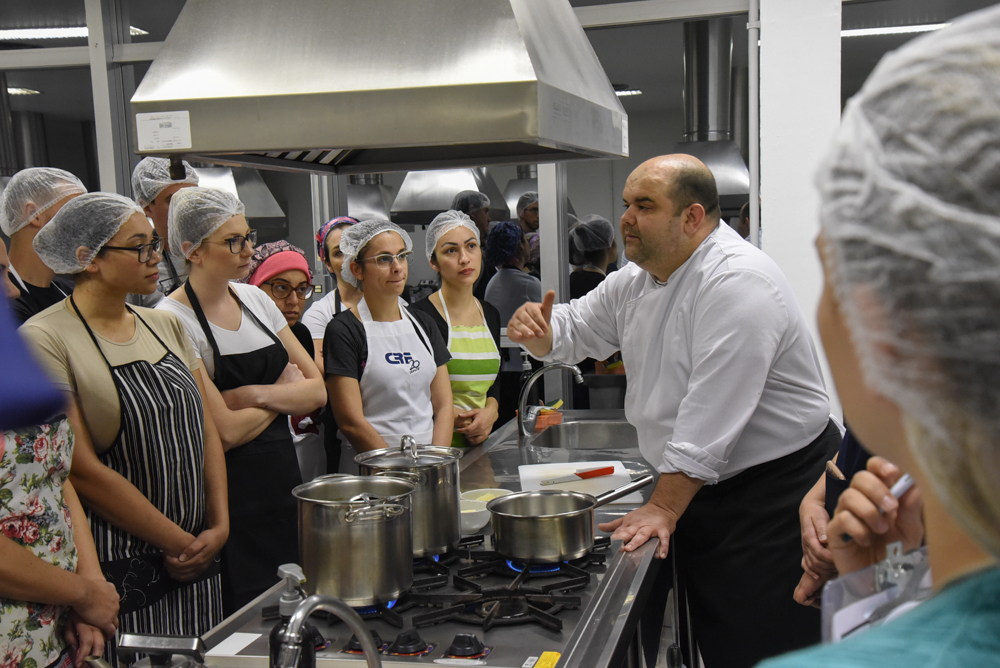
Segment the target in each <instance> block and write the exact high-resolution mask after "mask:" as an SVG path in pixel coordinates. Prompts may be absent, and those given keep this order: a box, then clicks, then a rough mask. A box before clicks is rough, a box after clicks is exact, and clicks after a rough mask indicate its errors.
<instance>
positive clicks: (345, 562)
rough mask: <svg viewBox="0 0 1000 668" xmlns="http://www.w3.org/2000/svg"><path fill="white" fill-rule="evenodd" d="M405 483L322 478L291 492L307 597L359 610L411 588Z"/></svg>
mask: <svg viewBox="0 0 1000 668" xmlns="http://www.w3.org/2000/svg"><path fill="white" fill-rule="evenodd" d="M414 489H415V487H414V486H413V484H412V483H410V482H407V481H406V480H396V479H392V478H372V477H361V476H346V475H342V474H334V475H327V476H322V477H319V478H316V479H315V480H313V481H311V482H307V483H305V484H303V485H299V486H298V487H296V488H295V489H293V490H292V494H293V495H294V496H295V498H296V499H297V500H298V505H299V557H300V559H301V560H302V571H303V573H304V574H305V576H306V581H305V583H304V585H303V587H304V589H305V590H306V593H308V594H309V595H312V594H326V595H328V596H334V597H336V598H339V599H341V600H343V601H344V602H345V603H347V605H350V606H354V607H359V606H366V605H374V604H376V603H379V602H382V603H385V602H388V601H393V600H395V599H397V598H399V597H400V596H401V595H402V594H403V593H404V592H406V590H408V589H409V588H410V586H411V585H412V584H413V557H412V555H411V553H412V548H411V546H412V540H413V539H412V529H411V519H410V516H411V503H412V499H411V496H412V494H413V492H414Z"/></svg>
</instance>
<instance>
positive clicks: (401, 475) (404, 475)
mask: <svg viewBox="0 0 1000 668" xmlns="http://www.w3.org/2000/svg"><path fill="white" fill-rule="evenodd" d="M376 476H384V477H386V478H396V479H402V480H406V481H408V482H412V483H413V484H417V483H418V482H420V474H419V473H414V472H413V471H395V470H392V471H379V472H377V473H373V474H372V477H373V478H374V477H376Z"/></svg>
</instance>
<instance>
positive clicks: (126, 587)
mask: <svg viewBox="0 0 1000 668" xmlns="http://www.w3.org/2000/svg"><path fill="white" fill-rule="evenodd" d="M70 304H71V305H72V306H73V309H74V310H75V311H76V314H77V316H79V318H80V321H81V322H82V323H83V326H84V327H85V328H86V330H87V333H88V334H89V335H90V338H91V340H92V341H93V342H94V345H95V346H97V350H98V352H100V354H101V357H102V358H103V359H104V362H105V364H107V365H108V370H109V371H110V372H111V378H112V379H113V380H114V383H115V389H116V391H117V393H118V402H119V405H120V407H121V408H120V410H121V422H120V427H119V430H118V434H117V435H116V436H115V440H114V442H113V443H112V444H111V447H110V448H108V449H107V450H106V451H105V452H104V453H102V454H101V455H100V456H99V459H100V460H101V462H102V463H103V464H104V465H105V466H107V467H108V468H110V469H111V470H113V471H115V472H117V473H118V474H120V475H121V476H122V477H124V478H125V479H126V480H128V481H129V482H130V483H131V484H132V485H133V486H134V487H135V488H136V489H137V490H139V492H141V493H142V495H143V496H145V497H146V498H147V499H149V502H150V503H152V504H153V505H154V506H155V507H156V508H157V509H158V510H159V511H160V512H162V513H163V514H164V515H165V516H166V517H167V518H168V519H169V520H170V521H172V522H173V523H175V524H176V525H177V526H179V527H180V528H181V529H183V530H184V531H187V532H188V533H190V534H191V535H193V536H197V535H198V534H199V533H201V532H202V531H203V530H204V529H205V528H206V526H205V521H206V519H205V476H204V462H205V449H204V442H205V440H204V423H205V412H204V406H203V404H202V397H201V392H200V391H199V390H198V384H197V382H195V379H194V376H193V375H192V374H191V371H190V369H188V367H187V365H186V364H184V363H183V362H182V361H181V360H180V359H179V358H178V357H177V356H176V355H174V354H173V353H172V352H171V351H170V349H169V348H168V347H167V345H166V344H165V343H164V342H163V340H162V339H161V338H160V337H159V336H158V335H157V334H156V331H155V330H153V328H152V327H150V326H149V325H148V324H147V323H146V321H145V320H143V319H142V317H141V316H140V315H139V314H138V313H136V312H135V311H133V310H132V309H131V308H129V307H128V306H126V308H128V309H129V311H130V312H131V313H132V314H133V315H134V316H135V319H136V328H138V327H139V326H140V325H141V326H144V327H146V329H148V330H149V331H150V332H151V333H152V334H153V336H154V337H156V340H157V341H158V342H159V343H160V345H162V346H163V348H164V351H165V352H164V355H163V357H162V358H161V359H160V360H159V361H158V362H155V363H151V362H147V361H145V360H139V361H136V362H131V363H129V364H122V365H119V366H112V365H111V362H110V361H108V358H107V356H106V355H105V354H104V350H103V349H102V348H101V346H100V343H98V340H97V337H96V336H95V335H94V332H93V330H91V328H90V325H89V324H87V321H86V320H85V319H84V318H83V314H82V313H80V309H79V308H78V307H77V305H76V301H75V300H74V299H73V298H72V296H71V297H70ZM87 517H88V519H89V520H90V528H91V531H92V533H93V535H94V545H95V547H96V548H97V556H98V558H99V559H100V562H101V570H102V571H103V573H104V575H105V577H106V578H107V579H108V581H109V582H111V583H113V584H114V585H115V588H116V589H117V590H118V594H119V596H120V609H119V621H120V627H119V632H121V633H153V634H158V635H165V634H170V635H201V634H203V633H206V632H207V631H208V630H209V629H211V628H213V627H214V626H216V625H217V624H218V623H219V622H221V621H222V618H223V614H222V594H221V582H220V580H221V578H220V575H219V572H220V564H219V559H218V558H216V560H215V562H214V563H213V564H212V565H211V566H209V568H208V569H207V570H206V571H205V572H204V573H202V574H201V575H200V576H199V577H198V578H197V579H196V580H195V581H193V582H179V581H177V580H174V579H173V578H171V577H170V575H169V574H168V573H167V571H166V568H165V567H164V565H163V553H162V552H161V551H160V549H159V548H157V547H155V546H153V545H150V544H149V543H147V542H146V541H144V540H141V539H139V538H137V537H135V536H133V535H132V534H130V533H128V532H127V531H125V530H124V529H121V528H119V527H117V526H115V525H113V524H111V523H110V522H108V521H107V520H105V519H103V518H102V517H100V516H99V515H97V514H96V513H93V512H91V511H90V510H89V509H88V510H87ZM106 647H107V650H106V651H105V658H106V659H108V660H109V661H110V662H111V663H112V664H115V663H116V660H117V657H116V656H115V654H114V649H113V648H114V643H108V645H106Z"/></svg>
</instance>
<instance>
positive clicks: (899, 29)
mask: <svg viewBox="0 0 1000 668" xmlns="http://www.w3.org/2000/svg"><path fill="white" fill-rule="evenodd" d="M950 25H951V24H950V23H924V24H921V25H913V26H888V27H885V28H855V29H852V30H841V31H840V36H841V37H868V36H871V35H906V34H908V33H914V32H930V31H932V30H940V29H941V28H947V27H948V26H950Z"/></svg>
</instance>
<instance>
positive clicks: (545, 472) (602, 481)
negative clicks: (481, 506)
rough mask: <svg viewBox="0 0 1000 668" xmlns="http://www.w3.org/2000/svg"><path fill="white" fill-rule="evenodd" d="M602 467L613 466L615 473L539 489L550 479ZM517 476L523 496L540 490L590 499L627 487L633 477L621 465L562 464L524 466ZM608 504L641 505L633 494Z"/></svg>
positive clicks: (607, 463) (640, 501)
mask: <svg viewBox="0 0 1000 668" xmlns="http://www.w3.org/2000/svg"><path fill="white" fill-rule="evenodd" d="M605 466H614V467H615V472H614V473H612V474H611V475H605V476H601V477H600V478H591V479H589V480H576V481H574V482H564V483H560V484H557V485H542V481H543V480H548V479H549V478H559V477H562V476H564V475H569V474H570V473H573V472H574V471H576V470H577V469H599V468H603V467H605ZM517 472H518V474H519V475H520V476H521V489H522V490H524V491H525V492H533V491H535V490H539V489H567V490H570V491H572V492H583V493H584V494H590V495H591V496H598V495H600V494H603V493H604V492H610V491H611V490H613V489H615V488H616V487H621V486H622V485H627V484H628V483H629V482H631V480H632V477H631V476H630V475H629V474H628V471H626V470H625V465H624V464H622V463H621V462H562V463H559V464H526V465H524V466H518V467H517ZM611 503H631V504H635V505H641V504H642V494H641V493H640V492H632V493H631V494H627V495H625V496H623V497H622V498H620V499H618V500H616V501H612V502H611Z"/></svg>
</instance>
